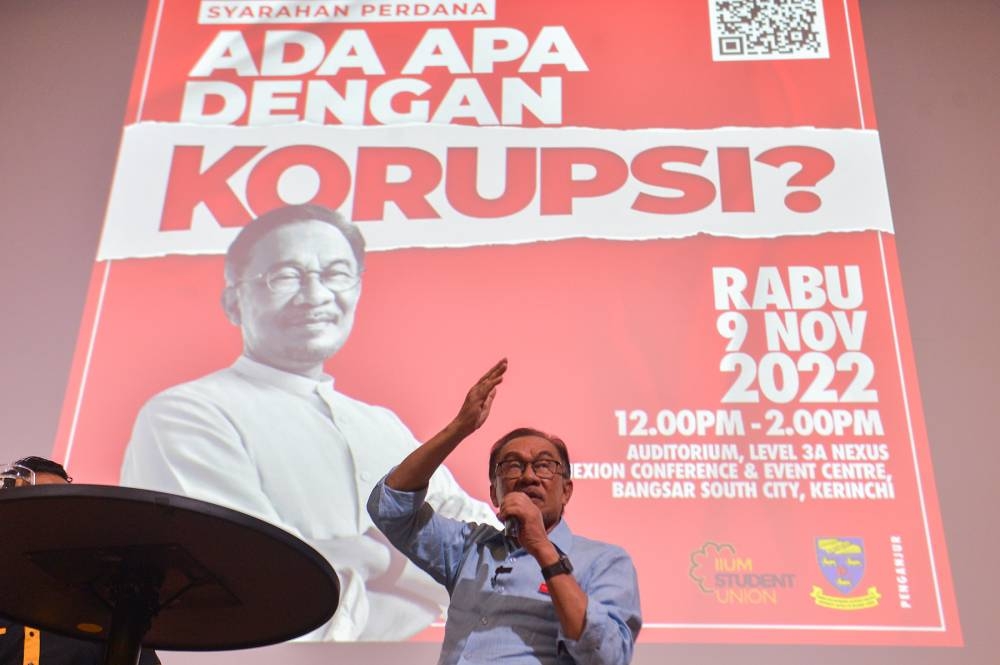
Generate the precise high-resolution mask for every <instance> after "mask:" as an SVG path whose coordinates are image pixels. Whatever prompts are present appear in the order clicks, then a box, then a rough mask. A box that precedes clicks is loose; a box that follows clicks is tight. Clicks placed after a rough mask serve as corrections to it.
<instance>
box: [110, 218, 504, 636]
mask: <svg viewBox="0 0 1000 665" xmlns="http://www.w3.org/2000/svg"><path fill="white" fill-rule="evenodd" d="M364 250H365V248H364V239H363V237H362V236H361V234H360V232H359V231H358V229H357V227H355V226H354V225H353V224H351V223H350V222H348V221H346V220H345V219H344V218H343V217H342V216H341V215H339V214H338V213H336V212H334V211H332V210H329V209H326V208H322V207H319V206H313V205H301V206H289V207H285V208H279V209H277V210H274V211H271V212H269V213H267V214H265V215H262V216H261V217H259V218H257V219H255V220H253V221H252V222H250V224H248V225H247V226H246V227H244V228H243V229H242V230H241V231H240V233H239V235H238V236H237V237H236V239H235V240H234V241H233V243H232V244H231V245H230V247H229V249H228V251H227V253H226V259H225V276H226V287H225V290H224V292H223V294H222V305H223V309H224V310H225V313H226V316H227V317H228V318H229V320H230V321H231V322H232V323H233V324H234V325H236V326H238V327H239V328H240V331H241V333H242V337H243V353H242V355H241V356H240V357H239V358H238V359H237V360H236V362H235V363H233V364H232V365H231V366H229V367H227V368H225V369H222V370H219V371H217V372H214V373H212V374H209V375H207V376H204V377H201V378H199V379H196V380H194V381H191V382H189V383H184V384H181V385H178V386H174V387H172V388H169V389H168V390H166V391H164V392H162V393H160V394H159V395H156V396H155V397H153V398H152V399H151V400H150V401H149V402H148V403H147V404H146V405H145V406H144V407H143V408H142V410H141V411H140V413H139V415H138V417H137V419H136V422H135V425H134V428H133V432H132V438H131V440H130V441H129V444H128V448H127V450H126V453H125V459H124V461H123V463H122V469H121V484H122V485H127V486H133V487H141V488H147V489H154V490H159V491H163V492H171V493H175V494H182V495H185V496H190V497H193V498H197V499H202V500H205V501H209V502H212V503H217V504H220V505H223V506H227V507H230V508H233V509H235V510H239V511H241V512H244V513H248V514H250V515H254V516H256V517H259V518H261V519H263V520H265V521H268V522H270V523H272V524H275V525H277V526H279V527H282V528H284V529H286V530H288V531H290V532H291V533H293V534H295V535H297V536H299V537H301V538H303V539H304V540H306V541H307V542H309V543H310V544H311V545H312V546H313V547H315V548H316V549H317V550H319V551H320V552H321V553H322V554H323V555H324V556H325V557H326V558H327V559H328V560H329V561H330V563H331V565H333V567H334V569H335V570H336V571H337V573H338V574H339V576H340V581H341V599H340V606H339V608H338V610H337V613H336V614H335V615H334V617H333V619H332V620H331V622H330V623H328V624H327V625H326V626H324V627H322V628H321V629H319V630H317V631H316V632H314V633H311V634H310V635H308V636H306V638H305V639H312V640H399V639H405V638H407V637H409V636H411V635H413V634H415V633H416V632H418V631H420V630H422V629H423V628H425V627H427V626H428V625H429V624H430V623H431V622H432V621H434V620H435V619H436V618H438V617H439V616H440V615H441V612H442V609H443V608H444V607H445V606H446V605H447V602H448V598H447V594H446V593H444V592H443V590H442V589H440V587H438V586H437V585H436V584H435V583H434V582H433V581H432V580H431V578H430V577H428V576H427V575H426V574H425V573H423V572H422V571H420V570H419V569H417V568H416V567H415V566H413V565H412V564H410V563H409V562H408V561H407V560H406V559H405V558H403V557H402V556H401V555H400V554H399V553H398V552H396V551H395V550H394V549H393V548H392V547H391V546H390V545H389V544H388V543H387V542H386V541H385V539H384V537H383V536H382V535H381V534H380V533H379V532H378V531H377V530H376V529H374V528H373V525H372V522H371V520H370V518H369V516H368V514H367V512H366V511H365V499H366V498H367V496H368V494H369V493H370V492H371V490H372V488H373V487H374V485H375V482H376V481H377V480H378V478H379V477H380V476H382V475H383V474H384V473H385V472H386V471H387V470H388V469H389V468H390V466H391V465H392V464H394V463H396V462H398V460H400V459H401V458H402V457H404V456H405V455H406V454H407V453H409V452H410V451H412V450H413V449H414V448H416V447H417V445H418V443H417V441H416V440H415V439H414V437H413V435H412V434H411V433H410V431H409V430H408V429H407V428H406V426H405V425H403V423H402V422H401V421H400V420H399V418H398V417H396V415H395V414H394V413H392V412H391V411H389V410H388V409H385V408H382V407H378V406H372V405H370V404H365V403H363V402H360V401H358V400H355V399H352V398H350V397H348V396H346V395H344V394H343V393H340V392H339V391H337V390H336V389H335V388H334V383H333V379H332V378H331V377H329V376H327V375H326V374H325V373H324V370H323V363H324V362H325V361H326V360H327V359H328V358H330V357H331V356H333V354H335V353H336V352H337V351H338V350H339V349H340V348H341V346H343V344H344V342H345V341H346V340H347V338H348V336H349V335H350V333H351V328H352V326H353V324H354V312H355V309H356V307H357V304H358V299H359V297H360V295H361V284H362V274H363V270H364V258H365V256H364ZM428 500H429V501H431V503H432V504H433V505H434V506H435V508H436V509H438V510H440V511H441V512H442V514H446V515H449V516H452V517H455V518H459V519H468V520H474V521H494V520H495V519H496V518H495V516H494V513H493V511H492V510H491V509H490V508H489V506H487V505H486V504H485V503H482V502H480V501H476V500H473V499H472V498H471V497H469V496H468V495H467V494H466V493H465V492H464V491H463V490H462V489H461V488H460V487H459V486H458V484H457V483H456V481H455V479H454V477H453V476H452V475H451V473H449V472H448V471H447V470H446V469H441V471H440V472H439V473H437V474H435V475H434V478H433V479H432V480H431V486H430V490H429V498H428ZM248 555H249V556H252V554H250V553H248Z"/></svg>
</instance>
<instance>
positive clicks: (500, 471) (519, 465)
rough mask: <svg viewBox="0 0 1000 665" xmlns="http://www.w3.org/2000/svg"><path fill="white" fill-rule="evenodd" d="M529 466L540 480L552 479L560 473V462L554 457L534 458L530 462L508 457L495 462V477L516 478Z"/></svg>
mask: <svg viewBox="0 0 1000 665" xmlns="http://www.w3.org/2000/svg"><path fill="white" fill-rule="evenodd" d="M529 466H530V467H531V470H532V471H533V472H534V473H535V476H536V477H538V478H539V479H541V480H552V479H553V478H555V477H556V476H557V475H561V474H562V466H563V465H562V462H560V461H558V460H554V459H536V460H534V461H532V462H522V461H521V460H519V459H508V460H504V461H502V462H500V463H499V464H497V469H496V475H497V478H502V479H503V480H517V479H518V478H520V477H521V476H523V475H524V471H525V469H527V468H528V467H529Z"/></svg>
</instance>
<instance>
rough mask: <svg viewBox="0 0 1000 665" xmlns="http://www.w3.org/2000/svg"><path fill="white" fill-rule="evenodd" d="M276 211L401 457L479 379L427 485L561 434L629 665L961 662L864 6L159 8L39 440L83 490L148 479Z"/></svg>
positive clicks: (483, 490) (218, 352)
mask: <svg viewBox="0 0 1000 665" xmlns="http://www.w3.org/2000/svg"><path fill="white" fill-rule="evenodd" d="M751 7H753V11H751ZM300 203H317V204H320V205H324V206H327V207H329V208H332V209H337V210H340V211H341V212H342V213H343V214H344V215H345V216H346V217H347V218H349V219H351V220H353V221H354V222H355V223H356V224H357V226H358V227H359V228H360V230H361V232H362V234H363V235H364V237H365V240H366V243H367V248H368V253H367V257H366V259H365V270H364V274H363V278H362V284H363V286H362V289H361V290H362V295H361V296H360V299H359V302H358V305H357V310H356V315H355V320H354V322H353V329H350V328H349V330H348V332H349V339H348V340H347V342H346V343H345V344H344V346H343V348H341V349H340V350H339V351H338V352H337V353H336V354H335V355H334V356H333V357H332V358H331V359H330V360H329V361H328V362H327V363H326V367H325V369H326V371H327V372H328V373H329V374H330V375H332V376H333V377H335V381H336V383H335V385H336V388H337V390H338V391H342V392H343V393H344V394H346V395H349V396H350V397H352V398H354V399H356V400H359V401H360V402H362V403H365V404H371V405H379V406H382V407H385V408H386V409H388V410H389V411H390V412H391V413H393V414H395V415H396V416H398V417H399V419H400V420H401V421H402V423H405V426H406V427H407V428H408V429H409V430H411V431H412V432H413V435H414V436H415V438H416V439H417V440H424V439H426V438H428V437H429V436H431V435H432V434H433V433H434V432H435V431H437V429H439V428H440V427H441V426H442V425H443V424H445V423H446V422H447V420H448V419H449V418H450V417H451V415H452V414H453V413H454V411H455V410H456V409H457V407H458V405H459V404H460V401H461V398H462V396H463V395H464V391H465V389H466V388H467V387H468V385H469V384H470V383H471V381H473V380H474V379H475V378H476V377H477V376H478V375H479V374H480V373H481V372H482V371H483V370H484V369H485V368H486V367H488V366H489V365H490V364H491V363H492V362H493V361H494V360H495V359H497V358H499V357H501V356H505V357H507V358H509V359H510V363H511V369H510V374H509V378H508V380H507V381H506V382H505V383H504V385H503V387H502V389H501V394H500V396H499V397H498V400H497V403H496V406H495V409H494V413H493V415H492V416H491V419H490V420H489V421H488V422H487V424H486V425H485V426H484V428H483V429H482V430H481V431H480V432H479V433H477V434H476V435H475V436H474V438H473V439H472V440H470V441H468V442H466V444H465V445H464V446H463V447H462V448H460V449H459V450H458V451H457V452H456V453H455V454H454V455H453V456H452V458H450V459H449V460H448V467H449V469H450V470H451V473H452V474H453V475H454V478H455V480H456V482H457V485H458V486H460V487H461V488H463V490H464V491H465V492H467V493H468V494H469V495H470V496H471V497H472V498H473V499H476V500H479V501H482V502H486V503H488V502H489V497H488V481H487V477H486V460H485V456H486V450H487V449H488V446H489V444H490V442H492V441H493V440H494V439H496V438H497V437H498V436H499V435H500V434H502V433H503V432H505V431H507V430H509V429H511V428H513V427H516V426H520V425H531V426H536V427H540V428H542V429H546V430H551V431H553V432H555V433H557V434H559V435H560V436H562V437H563V438H564V439H565V440H566V441H567V442H568V443H569V445H570V452H571V454H572V458H573V461H574V465H573V473H574V484H575V493H574V496H573V501H572V503H571V506H570V508H569V509H568V513H567V515H568V519H569V520H570V522H571V524H572V525H573V528H574V530H576V531H577V532H579V533H582V534H585V535H591V536H593V537H597V538H600V539H602V540H608V541H611V542H615V543H618V544H621V545H622V546H624V547H625V548H626V549H627V550H628V551H629V552H630V553H631V554H632V556H633V558H634V560H635V562H636V565H637V568H638V571H639V577H640V583H641V591H642V597H643V614H644V627H643V631H642V634H641V637H640V643H641V644H647V645H656V644H677V643H694V644H710V643H737V644H747V643H753V644H784V645H794V644H806V645H813V644H835V645H851V646H854V645H909V646H945V647H956V646H961V645H962V644H963V637H962V631H961V627H960V623H959V616H958V611H957V606H956V601H955V592H954V589H953V585H952V578H951V566H950V564H949V557H948V551H947V547H946V545H945V540H944V531H943V527H942V523H941V517H940V513H939V506H938V496H937V489H936V487H935V481H934V469H933V465H932V460H931V457H930V450H929V443H928V439H927V433H926V428H925V424H924V419H923V409H922V404H921V398H920V391H919V388H918V384H917V376H916V369H915V365H914V360H913V356H914V354H913V349H912V347H911V341H910V331H909V324H908V321H907V311H906V303H905V302H904V299H903V288H902V281H901V278H900V273H899V264H898V258H897V252H896V236H895V230H894V228H895V227H894V220H893V216H892V214H891V212H890V208H889V197H888V191H887V184H886V180H885V175H884V168H883V164H882V152H881V146H880V140H879V133H878V127H877V123H876V113H875V108H874V104H873V101H872V94H871V89H870V84H869V79H868V68H867V58H866V55H865V48H864V41H863V37H862V32H861V22H860V14H859V9H858V6H857V3H856V2H850V1H848V2H813V1H810V0H799V1H797V2H791V3H773V4H772V3H759V2H757V3H740V2H716V1H710V2H689V3H683V4H681V5H679V6H677V7H675V8H671V10H670V11H666V10H664V9H663V8H662V7H660V6H659V5H658V4H657V3H639V2H637V3H628V4H625V5H620V6H616V7H615V9H614V14H613V16H611V15H607V14H605V13H603V12H598V11H590V12H583V11H579V3H571V2H550V3H544V4H543V5H540V4H539V3H521V2H509V1H505V0H496V2H482V3H464V2H455V3H427V2H419V3H417V2H381V3H339V2H268V1H256V2H223V1H212V0H203V1H202V2H200V3H199V2H165V1H160V0H151V2H150V3H149V6H148V7H147V11H146V18H145V24H144V27H143V30H142V35H141V41H140V44H139V49H138V56H137V58H136V64H135V72H134V78H133V82H132V89H131V94H130V97H129V101H128V106H127V109H126V114H125V119H124V122H123V124H122V139H121V146H120V149H119V154H118V158H117V165H116V167H115V171H114V178H113V183H112V186H111V190H110V193H109V196H108V205H107V214H106V217H105V220H104V226H103V231H102V233H101V238H100V244H99V247H98V250H97V256H96V260H95V261H94V262H93V265H92V271H91V275H90V280H89V286H88V287H87V294H86V299H85V305H84V311H83V315H82V318H81V321H80V325H79V335H78V338H77V344H76V351H75V354H74V358H73V362H72V367H71V369H70V373H69V381H68V387H67V390H66V394H65V399H64V401H63V407H62V415H61V418H60V421H59V426H58V431H57V433H56V441H55V445H54V447H53V449H52V456H53V457H54V458H55V459H59V460H62V461H64V462H65V463H66V464H67V466H69V467H70V468H71V469H72V470H73V474H74V476H75V477H76V478H77V480H78V481H79V482H96V483H111V484H117V483H119V482H125V483H127V484H133V485H137V486H149V487H153V488H155V489H168V490H169V491H174V490H175V489H176V488H174V487H169V488H167V487H157V486H156V482H155V481H149V482H148V483H146V482H144V479H150V478H154V477H157V474H156V473H142V472H137V473H136V474H135V475H134V476H133V477H126V476H124V475H123V473H124V472H123V470H122V462H123V457H124V456H125V454H126V450H127V449H128V448H129V447H130V446H131V445H133V444H134V442H135V441H136V439H137V436H139V435H138V434H137V431H138V430H137V428H138V425H137V414H139V413H140V411H141V410H142V409H143V406H144V405H145V404H147V403H148V402H149V401H150V400H151V399H152V398H154V396H156V395H158V394H160V393H162V392H163V391H170V390H172V389H174V387H175V386H178V385H180V384H184V383H186V382H191V381H198V380H200V379H201V377H204V376H206V375H209V374H211V373H213V372H217V371H219V370H222V369H223V368H226V367H229V366H230V365H232V364H233V362H234V361H236V359H237V357H238V356H239V354H240V350H241V346H242V344H241V338H240V335H241V330H240V328H239V326H234V325H233V323H232V321H231V320H227V316H226V312H225V311H224V308H223V306H222V305H221V304H220V297H221V294H222V293H223V290H224V288H225V287H226V282H225V278H224V270H223V255H224V253H225V251H226V248H227V247H228V246H229V244H230V242H231V241H232V240H233V238H234V237H235V236H236V233H237V232H238V231H239V229H240V228H241V227H243V226H244V225H246V224H247V223H248V222H249V220H250V219H252V218H253V217H255V216H258V215H260V214H262V213H264V212H266V211H268V210H270V209H273V208H276V207H280V206H283V205H290V204H300ZM196 410H197V409H196V408H192V409H191V411H190V412H185V411H184V409H181V412H180V413H179V414H178V415H177V417H178V418H180V419H182V420H184V419H185V418H186V417H188V416H190V418H191V422H192V423H195V424H193V425H191V427H190V428H189V429H191V430H195V429H198V428H199V427H201V425H202V424H203V423H199V422H198V417H199V414H198V413H196V412H195V411H196ZM333 417H334V420H336V414H334V416H333ZM181 429H183V427H182V428H181ZM185 436H187V433H185ZM191 436H192V437H194V438H192V439H190V440H187V441H185V442H184V446H185V447H184V449H183V450H184V452H183V454H179V455H178V456H177V457H175V458H170V457H169V454H170V450H167V451H166V452H165V453H164V454H165V455H166V456H167V457H166V461H165V464H167V465H169V466H170V467H171V470H172V472H173V477H174V478H175V479H176V478H181V479H182V480H183V481H184V484H185V485H186V486H187V487H188V488H189V489H190V495H192V496H200V497H201V498H209V499H211V500H213V501H216V502H219V503H223V504H225V505H230V506H231V507H234V508H237V509H242V510H245V511H246V512H250V513H254V512H255V511H256V512H260V511H259V510H258V509H257V506H258V505H259V504H258V503H241V502H243V501H245V500H247V499H246V497H247V495H248V493H253V494H254V496H255V497H256V498H257V499H259V500H260V501H264V502H270V503H271V504H273V506H274V511H275V512H274V513H271V512H268V511H264V512H266V514H262V516H264V517H265V518H268V519H271V520H272V521H275V522H276V523H277V524H278V525H279V526H283V527H285V528H288V529H290V530H292V531H293V532H296V533H298V534H299V535H302V536H303V537H304V538H305V539H306V540H310V541H312V540H315V541H317V542H314V545H316V546H317V548H318V549H320V551H324V549H323V545H322V542H319V541H322V540H323V539H324V538H326V537H329V536H330V535H331V534H329V533H328V532H329V529H330V527H329V525H328V524H320V525H310V524H300V523H297V522H296V523H293V522H294V520H292V519H291V518H288V517H287V515H284V514H282V505H283V504H284V503H285V502H286V497H283V496H276V495H274V494H273V493H269V488H268V487H267V486H266V485H264V484H260V485H259V486H255V487H253V488H252V489H251V490H247V489H246V488H245V487H241V488H240V489H239V490H238V491H234V492H233V493H232V494H231V495H227V494H226V493H225V492H223V491H219V490H218V488H217V487H216V488H214V489H213V488H209V487H202V486H199V485H198V483H197V482H194V481H191V482H187V481H188V478H189V477H190V478H195V477H199V478H200V477H201V475H202V474H203V473H205V469H204V466H205V464H206V462H205V460H204V459H202V460H198V459H192V458H193V457H197V454H196V453H197V451H198V450H199V446H211V445H216V444H217V443H218V442H217V441H216V440H214V439H213V438H212V437H206V438H204V440H198V439H197V437H196V436H195V435H193V434H192V435H191ZM276 443H281V442H277V441H276ZM357 446H358V448H357V449H354V448H352V450H351V452H350V454H351V455H352V459H351V463H352V464H353V466H354V468H355V470H356V471H357V473H356V474H354V477H352V478H350V479H349V480H350V482H353V483H355V484H356V485H357V486H358V487H357V492H358V494H359V495H362V494H365V493H366V491H367V489H370V487H371V485H372V484H373V483H374V482H375V480H377V479H378V477H379V476H381V475H382V474H384V473H385V472H386V471H388V468H389V467H388V463H387V462H383V461H381V460H380V461H379V462H374V463H372V466H366V464H368V462H366V461H365V460H366V459H368V457H367V453H366V450H368V449H369V448H376V447H378V446H379V442H378V441H370V442H369V441H365V442H363V443H359V444H357ZM206 458H212V455H211V454H206ZM280 458H281V454H280V452H278V453H276V459H277V460H278V461H270V462H268V463H269V464H284V463H289V464H291V467H290V468H294V464H292V463H291V462H288V461H282V460H281V459H280ZM257 463H259V461H258V460H256V459H253V458H252V457H250V458H248V459H245V460H241V461H240V464H241V465H242V466H239V468H240V469H241V470H248V469H253V466H254V465H255V464H257ZM185 465H190V467H189V468H188V467H185ZM235 468H236V467H233V469H235ZM233 469H225V468H217V469H215V470H216V472H218V473H220V474H222V475H223V476H225V475H227V474H233V473H234V471H233ZM256 472H257V473H258V474H259V475H260V476H261V477H264V476H266V475H267V474H266V471H264V470H260V469H257V470H256ZM186 474H189V475H186ZM338 474H341V475H343V474H344V471H343V469H340V468H334V467H332V466H331V467H330V468H312V469H310V470H309V471H308V472H307V473H303V479H302V482H303V483H305V484H306V485H307V489H308V483H316V484H317V485H318V484H319V483H322V482H324V479H327V480H328V481H329V482H338ZM248 475H251V476H252V475H253V474H252V473H251V474H248ZM253 480H254V479H253V478H248V477H246V476H241V477H240V479H239V483H236V482H235V481H234V484H240V483H245V484H251V485H252V484H253V483H252V482H251V481H253ZM323 509H324V510H327V509H328V510H329V511H330V512H332V513H336V512H350V511H353V512H352V515H353V513H357V512H358V506H357V505H334V506H323ZM317 512H321V511H317ZM286 518H287V519H288V521H284V520H285V519H286ZM364 520H365V516H364V515H361V514H360V513H358V515H357V516H356V518H355V519H354V521H356V522H358V524H356V525H353V526H351V527H350V529H355V528H356V529H358V530H360V531H361V532H365V531H366V529H367V527H369V526H370V524H365V523H364ZM349 521H350V520H349ZM331 523H332V522H331ZM314 526H315V528H313V527H314ZM336 528H340V527H334V530H336ZM341 535H347V534H346V533H345V534H339V533H334V534H333V536H335V537H336V536H341ZM330 557H331V563H333V565H334V566H335V567H337V568H338V570H340V569H341V567H340V566H338V564H339V563H340V562H338V561H337V560H336V558H335V555H333V554H330ZM342 610H343V611H348V610H349V608H346V609H345V608H342ZM427 624H428V625H426V627H423V628H422V629H421V630H419V631H416V632H415V634H413V635H406V636H404V637H401V638H400V639H406V640H412V641H416V642H422V643H428V645H427V651H426V653H428V654H431V653H432V652H433V651H434V649H432V648H431V646H432V645H436V644H437V643H438V642H439V641H440V639H441V634H442V628H441V620H440V617H435V618H434V619H433V620H430V621H428V622H427ZM317 639H319V638H317ZM359 639H364V638H363V637H361V638H359ZM286 648H287V649H291V651H289V652H288V653H291V654H301V655H302V657H303V658H307V659H308V658H310V657H313V656H314V655H316V654H319V653H321V652H320V651H318V650H319V649H334V650H335V649H338V648H342V647H340V646H329V645H310V646H308V647H307V646H304V645H290V646H288V647H286ZM343 648H346V647H343ZM362 648H372V649H378V648H383V649H385V651H384V653H386V654H390V653H397V654H398V653H400V652H399V651H398V648H400V647H397V646H390V645H384V646H383V647H374V646H372V647H362V646H360V645H359V646H356V647H350V649H351V651H350V652H344V653H359V652H358V651H356V649H362ZM421 648H423V647H421ZM330 653H337V652H336V651H332V652H330ZM420 653H424V652H423V651H421V652H420ZM641 655H642V652H640V657H641ZM209 657H210V656H208V655H199V656H196V657H195V656H190V658H197V659H205V658H209ZM432 657H433V656H428V658H432ZM166 658H167V662H186V661H185V659H186V658H189V656H185V655H180V654H176V655H175V654H167V655H166Z"/></svg>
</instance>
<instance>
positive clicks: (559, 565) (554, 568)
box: [542, 554, 573, 581]
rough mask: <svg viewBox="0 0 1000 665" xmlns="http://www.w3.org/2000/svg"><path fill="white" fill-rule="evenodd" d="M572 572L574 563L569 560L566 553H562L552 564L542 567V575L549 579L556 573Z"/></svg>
mask: <svg viewBox="0 0 1000 665" xmlns="http://www.w3.org/2000/svg"><path fill="white" fill-rule="evenodd" d="M572 572H573V564H572V563H570V562H569V557H568V556H566V555H565V554H560V555H559V560H558V561H556V562H555V563H554V564H552V565H551V566H545V567H544V568H542V577H544V578H545V579H546V581H547V580H550V579H552V578H553V577H555V576H556V575H562V574H569V573H572Z"/></svg>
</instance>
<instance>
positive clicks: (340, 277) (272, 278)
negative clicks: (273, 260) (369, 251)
mask: <svg viewBox="0 0 1000 665" xmlns="http://www.w3.org/2000/svg"><path fill="white" fill-rule="evenodd" d="M307 275H316V278H317V279H318V280H319V283H320V286H322V287H323V288H324V289H326V290H328V291H334V292H337V293H339V292H341V291H347V290H349V289H352V288H354V287H355V286H357V285H358V282H360V281H361V275H359V274H355V273H353V272H350V271H348V270H344V269H343V268H327V269H325V270H305V269H304V268H296V267H295V266H283V267H281V268H275V269H273V270H268V271H267V272H262V273H261V274H259V275H255V276H254V277H248V278H247V279H242V280H240V281H238V282H236V285H237V286H239V285H240V284H244V283H246V282H260V281H263V282H264V284H266V285H267V288H268V290H270V291H271V293H273V294H275V295H278V296H290V295H292V294H295V293H298V292H299V291H301V290H302V285H303V284H304V283H305V281H306V276H307Z"/></svg>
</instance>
